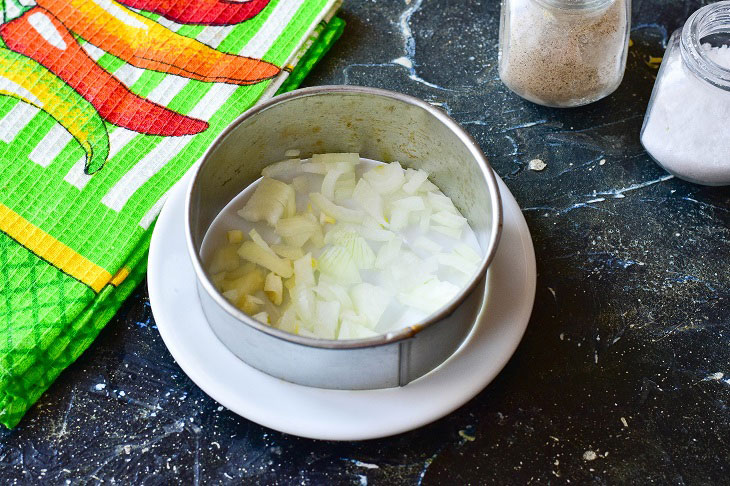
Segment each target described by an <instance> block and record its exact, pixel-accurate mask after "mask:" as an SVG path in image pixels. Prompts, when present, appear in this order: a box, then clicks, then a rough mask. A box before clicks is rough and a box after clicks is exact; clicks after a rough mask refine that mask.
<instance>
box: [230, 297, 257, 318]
mask: <svg viewBox="0 0 730 486" xmlns="http://www.w3.org/2000/svg"><path fill="white" fill-rule="evenodd" d="M262 305H264V301H263V300H261V299H259V298H258V297H256V296H254V295H250V294H246V295H244V296H242V297H241V298H239V299H238V302H236V307H238V308H239V309H241V310H242V311H243V312H244V313H246V314H248V315H249V316H252V315H254V314H256V313H257V312H259V311H260V310H261V306H262Z"/></svg>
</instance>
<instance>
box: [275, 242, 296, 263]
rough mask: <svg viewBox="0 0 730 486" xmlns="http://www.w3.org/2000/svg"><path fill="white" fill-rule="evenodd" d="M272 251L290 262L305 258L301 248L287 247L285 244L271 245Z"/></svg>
mask: <svg viewBox="0 0 730 486" xmlns="http://www.w3.org/2000/svg"><path fill="white" fill-rule="evenodd" d="M271 249H272V250H274V253H276V254H277V255H279V256H280V257H282V258H288V259H289V260H296V259H297V258H301V257H303V256H304V251H302V247H301V246H292V245H286V244H284V243H276V244H273V245H271Z"/></svg>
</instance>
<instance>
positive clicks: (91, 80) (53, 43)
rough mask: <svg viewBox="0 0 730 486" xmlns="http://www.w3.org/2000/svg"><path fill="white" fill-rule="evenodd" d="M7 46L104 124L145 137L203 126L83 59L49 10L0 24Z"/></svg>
mask: <svg viewBox="0 0 730 486" xmlns="http://www.w3.org/2000/svg"><path fill="white" fill-rule="evenodd" d="M0 37H2V39H3V40H4V41H5V43H6V44H7V46H8V48H10V49H12V50H13V51H15V52H18V53H20V54H23V55H25V56H28V57H30V58H31V59H33V60H35V61H37V62H38V63H40V64H42V65H43V66H45V67H46V68H47V69H48V70H50V71H51V72H53V73H54V74H55V75H56V76H58V77H59V78H61V79H62V80H64V81H65V82H66V84H68V85H69V86H71V87H72V88H73V89H74V90H76V92H78V93H79V94H80V95H81V96H83V97H84V98H85V99H86V100H87V101H88V102H89V103H91V104H92V105H93V106H94V107H95V108H96V109H97V111H98V112H99V114H100V115H101V117H102V118H103V119H105V120H107V121H108V122H110V123H113V124H115V125H118V126H121V127H124V128H127V129H129V130H133V131H136V132H140V133H145V134H149V135H164V136H179V135H193V134H196V133H200V132H202V131H204V130H205V129H206V128H208V123H207V122H205V121H203V120H198V119H196V118H191V117H187V116H184V115H181V114H179V113H177V112H174V111H172V110H168V109H167V108H165V107H164V106H161V105H158V104H157V103H153V102H151V101H148V100H146V99H144V98H142V97H140V96H138V95H136V94H134V93H132V92H131V91H130V90H129V89H128V88H127V87H126V86H125V85H124V84H122V83H121V82H120V81H119V80H117V79H116V78H115V77H114V76H112V74H111V73H109V72H108V71H106V70H104V69H103V68H102V67H100V66H99V65H97V64H96V62H95V61H94V60H93V59H92V58H91V57H89V55H88V54H87V53H86V51H84V49H83V48H82V47H81V46H80V45H79V44H78V42H76V39H75V38H74V37H73V35H71V33H70V32H69V31H68V30H67V29H66V28H65V27H64V25H63V24H62V23H61V22H60V21H59V20H58V19H57V18H56V17H54V16H53V15H52V14H51V13H50V12H48V11H46V10H44V9H43V8H41V7H35V8H32V9H31V10H28V11H27V12H25V13H24V14H23V15H22V16H21V17H18V18H16V19H14V20H12V21H10V22H8V23H6V24H3V25H2V26H0Z"/></svg>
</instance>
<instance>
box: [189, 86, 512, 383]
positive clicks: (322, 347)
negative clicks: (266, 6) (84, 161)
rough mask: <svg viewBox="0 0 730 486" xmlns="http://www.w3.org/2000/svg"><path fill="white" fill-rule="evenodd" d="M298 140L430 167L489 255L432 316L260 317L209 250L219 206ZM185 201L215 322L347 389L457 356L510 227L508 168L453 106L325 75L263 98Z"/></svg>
mask: <svg viewBox="0 0 730 486" xmlns="http://www.w3.org/2000/svg"><path fill="white" fill-rule="evenodd" d="M288 149H299V150H300V151H301V152H302V157H307V156H310V155H311V154H312V153H324V152H358V153H360V154H361V155H362V156H363V157H366V158H370V159H374V160H383V161H391V160H398V161H399V162H401V163H402V164H403V165H405V166H414V167H423V168H424V169H426V170H428V171H429V172H430V173H431V175H432V179H433V180H434V182H435V183H436V184H437V185H438V186H439V187H440V188H441V190H442V191H443V192H444V193H445V194H447V195H448V196H450V197H451V198H452V199H453V200H454V203H455V204H456V205H457V207H458V208H459V209H460V210H461V211H462V214H464V216H465V217H466V218H467V219H468V220H469V224H470V225H471V226H472V228H473V229H474V231H475V233H476V234H477V239H478V240H479V243H480V245H481V247H482V250H483V251H484V258H483V260H482V263H481V266H480V268H479V271H478V272H477V274H476V275H475V276H474V278H472V279H471V280H470V281H469V283H468V284H467V285H466V286H465V287H464V288H463V289H462V291H461V292H460V293H459V294H458V295H457V296H456V297H455V298H454V299H452V301H451V302H450V303H448V304H447V305H446V306H444V307H443V308H442V309H440V310H439V311H437V312H436V313H434V314H432V315H431V316H429V317H428V318H427V319H425V320H424V321H421V322H417V323H413V325H411V326H409V327H407V328H405V329H402V330H399V331H396V332H391V333H388V334H385V335H380V336H376V337H373V338H368V339H361V340H352V341H350V340H348V341H329V340H320V339H313V338H308V337H303V336H296V335H292V334H289V333H285V332H283V331H280V330H278V329H276V328H273V327H270V326H267V325H265V324H262V323H259V322H258V321H255V320H253V319H251V318H250V317H248V316H246V315H245V314H244V313H243V312H241V311H240V310H238V309H237V308H236V307H235V306H233V305H232V304H230V303H229V302H228V301H227V300H226V299H225V298H224V297H223V296H222V295H221V294H220V293H219V292H218V291H217V290H216V288H215V286H214V285H213V283H212V282H211V281H210V279H209V277H208V275H207V274H206V271H205V269H204V267H203V264H202V262H201V259H200V256H199V252H200V246H201V243H202V241H203V237H204V235H205V232H206V231H207V229H208V227H209V225H210V223H211V222H212V220H213V218H214V217H215V216H216V215H217V214H218V213H219V212H220V210H221V209H223V207H224V206H225V205H226V204H227V203H228V202H229V201H230V200H231V199H233V197H234V196H235V195H237V194H238V193H239V192H240V191H242V190H243V189H244V188H245V187H247V186H248V185H249V184H251V183H253V182H254V181H255V180H257V179H258V178H259V176H260V173H261V170H262V169H263V168H264V167H265V166H266V165H268V164H271V163H273V162H276V161H279V160H281V159H283V158H284V152H285V151H286V150H288ZM194 171H195V172H194V174H193V179H192V181H191V184H190V186H189V188H188V191H187V194H186V201H185V212H186V216H185V230H186V239H187V246H188V251H189V254H190V258H191V260H192V263H193V267H194V269H195V274H196V278H197V286H198V294H199V296H200V299H201V304H202V306H203V310H204V312H205V315H206V318H207V320H208V323H209V324H210V326H211V327H212V329H213V331H214V332H215V333H216V335H217V336H218V337H219V339H221V341H222V342H223V343H224V344H225V345H226V346H227V347H228V348H229V349H230V350H231V351H232V352H233V353H234V354H236V356H238V357H239V358H240V359H242V360H243V361H245V362H246V363H248V364H249V365H251V366H253V367H255V368H257V369H259V370H261V371H264V372H266V373H268V374H270V375H273V376H275V377H278V378H281V379H284V380H287V381H291V382H294V383H298V384H302V385H308V386H316V387H322V388H335V389H352V390H354V389H375V388H386V387H393V386H399V385H405V384H406V383H408V382H410V381H413V380H414V379H416V378H418V377H420V376H423V375H424V374H426V373H428V372H429V371H431V370H432V369H434V368H435V367H436V366H438V365H439V364H440V363H442V362H443V361H445V360H446V359H447V358H448V357H449V356H450V355H451V354H453V352H454V351H455V350H456V349H457V348H458V347H459V345H460V344H461V342H462V341H463V340H464V338H465V337H466V336H467V335H468V333H469V331H470V330H471V328H472V326H473V324H474V322H475V320H476V317H477V314H478V312H479V310H480V308H481V305H482V297H483V294H484V282H485V275H486V271H487V268H488V266H489V264H490V263H491V261H492V259H493V257H494V255H495V252H496V250H497V245H498V243H499V237H500V234H501V228H502V207H501V201H500V196H499V189H498V187H497V182H496V178H495V176H494V173H493V171H492V169H491V167H490V166H489V163H488V162H487V160H486V158H485V157H484V154H483V153H482V151H481V150H480V148H479V146H478V145H477V143H476V142H475V141H474V140H473V139H472V137H471V136H470V135H469V134H468V133H466V132H465V131H464V130H463V129H462V128H461V127H460V126H459V125H458V124H457V123H456V122H455V121H454V120H453V119H451V118H450V117H449V116H447V115H446V114H445V113H443V112H442V111H441V110H439V109H437V108H435V107H433V106H431V105H429V104H428V103H426V102H424V101H421V100H419V99H417V98H413V97H411V96H407V95H403V94H400V93H394V92H391V91H386V90H381V89H375V88H366V87H354V86H323V87H315V88H306V89H300V90H297V91H293V92H291V93H287V94H285V95H282V96H278V97H275V98H272V99H271V100H269V101H267V102H265V103H262V104H260V105H257V106H256V107H254V108H252V109H250V110H248V111H247V112H245V113H244V114H243V115H241V116H240V117H239V118H237V119H236V120H235V121H234V122H233V123H232V124H231V126H229V127H228V128H227V129H226V130H224V131H223V133H221V134H220V135H219V136H218V138H217V139H216V140H215V141H214V142H213V144H212V145H211V147H210V148H209V149H208V151H207V152H206V153H205V155H204V157H203V160H202V162H201V163H200V165H199V166H198V167H197V168H195V169H194Z"/></svg>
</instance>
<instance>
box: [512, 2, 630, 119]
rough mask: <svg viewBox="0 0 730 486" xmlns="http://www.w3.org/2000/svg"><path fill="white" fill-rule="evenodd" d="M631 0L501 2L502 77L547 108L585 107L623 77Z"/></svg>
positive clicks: (618, 82) (601, 96)
mask: <svg viewBox="0 0 730 486" xmlns="http://www.w3.org/2000/svg"><path fill="white" fill-rule="evenodd" d="M630 14H631V0H502V16H501V21H500V33H499V76H500V78H501V79H502V82H503V83H504V84H505V85H507V87H508V88H510V89H511V90H512V91H514V92H515V93H517V94H518V95H520V96H521V97H523V98H525V99H527V100H529V101H532V102H534V103H538V104H541V105H545V106H554V107H572V106H580V105H586V104H588V103H592V102H594V101H597V100H599V99H601V98H603V97H605V96H608V95H609V94H611V93H612V92H613V91H614V90H615V89H616V88H618V86H619V84H621V80H622V79H623V75H624V70H625V68H626V55H627V52H628V45H629V28H630Z"/></svg>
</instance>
